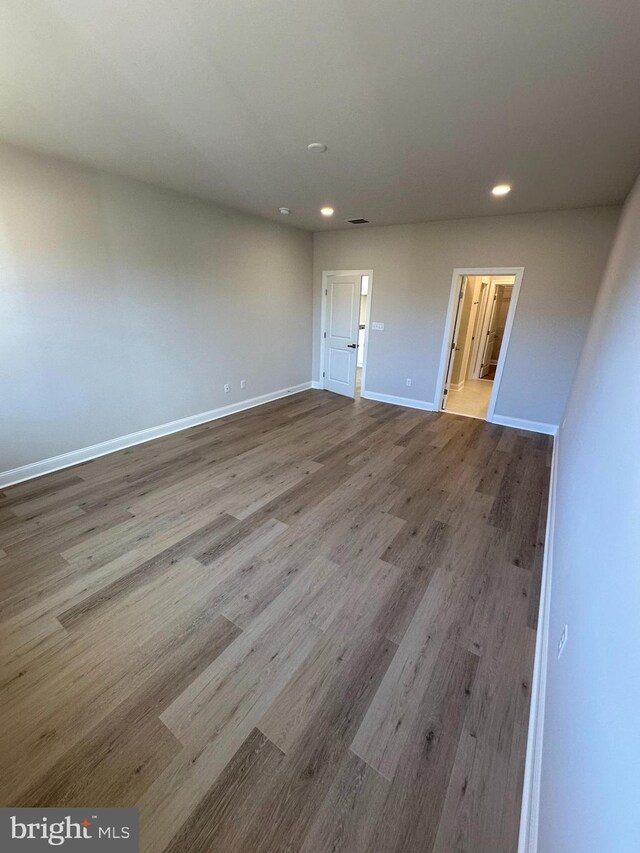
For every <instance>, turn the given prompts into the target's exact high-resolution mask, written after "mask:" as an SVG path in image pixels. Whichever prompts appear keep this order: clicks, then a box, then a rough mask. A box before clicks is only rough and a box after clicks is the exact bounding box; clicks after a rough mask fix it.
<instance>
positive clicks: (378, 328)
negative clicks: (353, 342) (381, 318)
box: [371, 323, 384, 332]
mask: <svg viewBox="0 0 640 853" xmlns="http://www.w3.org/2000/svg"><path fill="white" fill-rule="evenodd" d="M371 328H372V329H375V330H376V332H384V323H372V324H371Z"/></svg>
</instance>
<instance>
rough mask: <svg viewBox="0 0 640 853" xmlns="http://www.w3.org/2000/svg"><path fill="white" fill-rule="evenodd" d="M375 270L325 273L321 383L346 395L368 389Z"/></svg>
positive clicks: (358, 394)
mask: <svg viewBox="0 0 640 853" xmlns="http://www.w3.org/2000/svg"><path fill="white" fill-rule="evenodd" d="M372 286H373V271H372V270H335V271H334V270H332V271H325V272H323V273H322V326H321V331H320V334H321V340H320V360H321V365H322V369H321V387H322V388H325V389H326V390H327V391H333V392H334V393H336V394H342V395H344V396H345V397H353V398H355V397H359V396H360V395H361V394H362V393H364V390H365V387H366V386H365V382H366V369H367V345H368V341H369V316H370V313H371V292H372Z"/></svg>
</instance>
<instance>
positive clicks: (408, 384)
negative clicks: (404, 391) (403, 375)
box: [407, 379, 411, 387]
mask: <svg viewBox="0 0 640 853" xmlns="http://www.w3.org/2000/svg"><path fill="white" fill-rule="evenodd" d="M410 385H411V380H410V379H407V387H409V386H410Z"/></svg>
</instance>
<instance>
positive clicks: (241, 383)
mask: <svg viewBox="0 0 640 853" xmlns="http://www.w3.org/2000/svg"><path fill="white" fill-rule="evenodd" d="M246 387H247V380H246V379H241V380H240V388H241V389H242V390H244V389H245V388H246Z"/></svg>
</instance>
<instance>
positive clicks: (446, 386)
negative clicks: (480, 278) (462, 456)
mask: <svg viewBox="0 0 640 853" xmlns="http://www.w3.org/2000/svg"><path fill="white" fill-rule="evenodd" d="M467 281H468V279H467V277H466V276H462V280H461V282H460V289H459V290H458V298H457V300H456V314H455V318H454V321H453V334H452V337H451V347H450V348H449V362H448V364H447V373H446V377H445V381H444V388H443V389H442V400H441V407H442V409H443V410H444V409H446V408H447V396H448V394H449V386H450V384H451V371H452V370H453V361H454V358H455V355H456V351H457V349H458V337H459V335H460V320H461V319H462V310H461V307H462V300H463V299H464V292H465V288H466V287H467Z"/></svg>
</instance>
